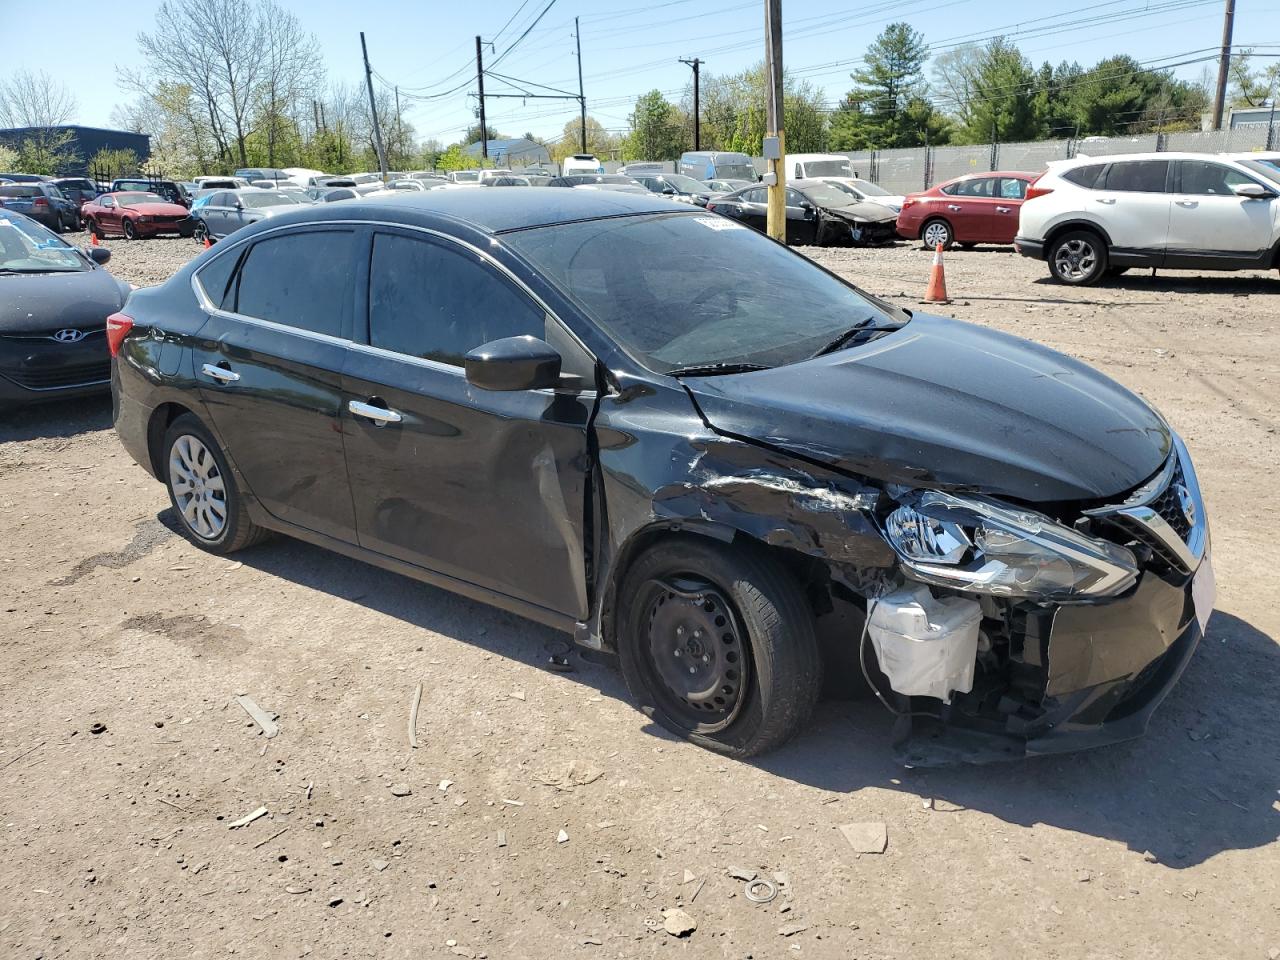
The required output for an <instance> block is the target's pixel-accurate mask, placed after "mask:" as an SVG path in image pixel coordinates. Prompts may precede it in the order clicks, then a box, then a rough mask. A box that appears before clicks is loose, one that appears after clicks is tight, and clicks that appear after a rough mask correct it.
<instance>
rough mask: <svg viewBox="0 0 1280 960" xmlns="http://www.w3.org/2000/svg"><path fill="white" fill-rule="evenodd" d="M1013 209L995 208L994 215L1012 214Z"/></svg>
mask: <svg viewBox="0 0 1280 960" xmlns="http://www.w3.org/2000/svg"><path fill="white" fill-rule="evenodd" d="M1012 212H1013V207H996V213H1012Z"/></svg>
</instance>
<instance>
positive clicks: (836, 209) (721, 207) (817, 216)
mask: <svg viewBox="0 0 1280 960" xmlns="http://www.w3.org/2000/svg"><path fill="white" fill-rule="evenodd" d="M706 207H707V209H708V210H711V211H714V212H715V213H718V214H720V215H721V216H723V217H728V218H730V219H732V220H737V221H738V222H740V223H745V224H746V225H747V226H749V227H751V228H753V229H755V230H759V231H760V232H761V233H764V231H765V226H766V221H767V219H768V209H769V189H768V187H765V186H763V185H757V186H752V187H747V188H745V189H743V190H736V191H734V192H733V193H729V194H725V195H724V196H719V197H712V198H711V199H710V200H709V201H708V202H707V204H706ZM786 209H787V243H794V244H813V245H815V246H819V247H823V246H837V247H838V246H872V245H877V244H884V243H892V242H894V241H895V240H897V239H898V226H897V224H898V215H897V214H896V213H895V212H894V211H893V210H891V209H889V208H888V207H886V206H884V205H883V204H879V203H872V202H871V201H869V200H860V199H859V198H858V197H856V196H854V195H853V194H851V193H849V192H848V191H847V190H844V189H841V188H840V187H837V186H836V185H835V184H833V183H830V182H828V181H826V180H791V181H789V182H788V183H787V189H786Z"/></svg>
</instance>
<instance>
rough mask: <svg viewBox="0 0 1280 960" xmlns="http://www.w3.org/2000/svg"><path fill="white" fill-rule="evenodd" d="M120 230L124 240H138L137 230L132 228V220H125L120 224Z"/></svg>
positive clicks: (134, 227)
mask: <svg viewBox="0 0 1280 960" xmlns="http://www.w3.org/2000/svg"><path fill="white" fill-rule="evenodd" d="M121 229H122V230H124V238H125V239H126V240H137V239H138V228H137V227H136V226H134V223H133V221H132V220H127V219H126V220H125V221H123V223H122V224H121Z"/></svg>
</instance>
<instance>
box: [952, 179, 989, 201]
mask: <svg viewBox="0 0 1280 960" xmlns="http://www.w3.org/2000/svg"><path fill="white" fill-rule="evenodd" d="M995 185H996V178H995V177H974V178H973V179H972V180H961V181H960V182H959V183H955V184H952V185H951V188H950V189H947V188H945V187H944V188H943V192H944V193H950V194H952V195H953V196H957V197H989V196H991V194H992V192H993V191H994V189H995Z"/></svg>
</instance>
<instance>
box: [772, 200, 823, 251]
mask: <svg viewBox="0 0 1280 960" xmlns="http://www.w3.org/2000/svg"><path fill="white" fill-rule="evenodd" d="M765 210H766V220H767V219H768V213H767V212H768V207H767V206H766V207H765ZM817 235H818V211H817V209H816V208H815V207H814V205H813V204H812V203H810V202H809V200H807V199H806V198H805V196H804V194H802V193H801V192H800V191H799V190H793V189H791V188H789V187H788V188H787V243H813V242H814V239H815V238H816V237H817Z"/></svg>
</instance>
